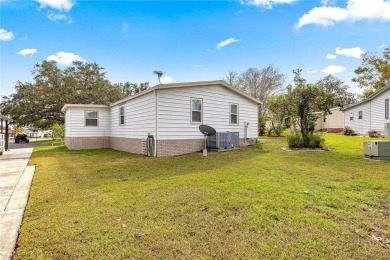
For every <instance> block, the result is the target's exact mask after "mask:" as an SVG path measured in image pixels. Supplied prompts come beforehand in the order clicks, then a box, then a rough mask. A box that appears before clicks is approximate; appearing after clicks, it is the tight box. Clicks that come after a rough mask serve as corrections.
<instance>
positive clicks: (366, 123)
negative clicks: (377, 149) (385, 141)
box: [342, 84, 390, 136]
mask: <svg viewBox="0 0 390 260" xmlns="http://www.w3.org/2000/svg"><path fill="white" fill-rule="evenodd" d="M389 100H390V84H388V85H387V86H385V87H383V88H381V89H380V90H378V91H377V92H375V93H373V94H372V95H371V96H369V97H367V98H366V99H364V100H362V101H360V102H357V103H355V104H352V105H349V106H346V107H345V108H343V109H342V110H343V112H344V125H345V126H349V127H350V128H352V130H353V131H355V133H357V134H359V135H368V131H377V132H379V133H381V134H382V135H384V136H387V134H388V131H389V130H390V115H389Z"/></svg>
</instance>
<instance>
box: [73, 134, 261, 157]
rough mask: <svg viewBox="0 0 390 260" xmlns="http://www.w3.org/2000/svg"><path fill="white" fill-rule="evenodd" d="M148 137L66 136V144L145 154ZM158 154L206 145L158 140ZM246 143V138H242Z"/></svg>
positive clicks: (196, 141)
mask: <svg viewBox="0 0 390 260" xmlns="http://www.w3.org/2000/svg"><path fill="white" fill-rule="evenodd" d="M145 141H146V139H145V140H144V139H138V138H122V137H65V145H66V147H68V149H71V150H82V149H99V148H112V149H114V150H119V151H124V152H129V153H135V154H145ZM253 144H257V138H247V141H246V145H253ZM156 145H157V156H158V157H162V156H174V155H181V154H187V153H194V152H199V151H201V150H202V149H203V147H204V140H203V139H176V140H157V142H156ZM240 146H245V145H244V138H241V139H240Z"/></svg>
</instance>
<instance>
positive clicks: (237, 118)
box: [62, 81, 260, 156]
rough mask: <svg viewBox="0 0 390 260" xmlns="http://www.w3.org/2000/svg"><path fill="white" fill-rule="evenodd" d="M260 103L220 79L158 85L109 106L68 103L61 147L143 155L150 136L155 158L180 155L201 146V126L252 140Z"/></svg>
mask: <svg viewBox="0 0 390 260" xmlns="http://www.w3.org/2000/svg"><path fill="white" fill-rule="evenodd" d="M259 103H260V102H259V101H257V100H256V99H254V98H252V97H250V96H248V95H247V94H245V93H243V92H241V91H239V90H237V89H235V88H233V87H231V86H230V85H229V84H227V83H226V82H224V81H205V82H190V83H177V84H164V85H157V86H155V87H153V88H150V89H147V90H145V91H143V92H141V93H138V94H136V95H133V96H129V97H127V98H125V99H122V100H119V101H117V102H115V103H113V104H110V105H108V106H107V105H83V104H66V105H65V106H64V107H63V108H62V112H64V113H65V145H66V146H67V147H68V148H69V149H97V148H112V149H115V150H121V151H127V152H131V153H137V154H145V146H146V144H145V143H146V139H147V136H148V134H150V135H153V137H154V140H155V151H154V154H155V156H171V155H179V154H185V153H191V152H196V151H200V150H202V149H203V146H204V136H203V134H202V133H200V131H199V125H201V124H204V125H209V126H212V127H214V128H215V129H216V130H217V132H226V131H230V132H239V137H240V144H241V145H243V144H254V143H257V137H258V133H257V127H258V126H257V122H258V105H259ZM246 123H249V125H247V124H246ZM245 134H246V135H247V136H246V139H245Z"/></svg>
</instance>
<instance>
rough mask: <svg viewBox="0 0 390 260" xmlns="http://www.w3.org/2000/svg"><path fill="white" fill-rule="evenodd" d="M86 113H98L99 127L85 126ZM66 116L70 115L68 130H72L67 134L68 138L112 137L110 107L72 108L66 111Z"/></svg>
mask: <svg viewBox="0 0 390 260" xmlns="http://www.w3.org/2000/svg"><path fill="white" fill-rule="evenodd" d="M85 111H97V112H98V126H85ZM68 113H69V114H68ZM66 114H68V117H69V119H68V120H67V121H69V125H68V126H67V127H66V128H68V129H71V131H68V132H67V133H66V136H68V137H83V136H86V137H95V136H109V135H110V118H109V116H110V115H109V108H108V107H107V108H93V107H70V108H68V109H67V110H66ZM70 118H71V119H70ZM65 131H66V130H65Z"/></svg>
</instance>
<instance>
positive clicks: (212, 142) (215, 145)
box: [207, 132, 240, 150]
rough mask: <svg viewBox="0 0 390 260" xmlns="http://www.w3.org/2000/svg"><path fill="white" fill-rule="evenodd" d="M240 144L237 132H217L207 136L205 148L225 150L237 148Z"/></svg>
mask: <svg viewBox="0 0 390 260" xmlns="http://www.w3.org/2000/svg"><path fill="white" fill-rule="evenodd" d="M239 145H240V133H239V132H217V133H216V134H215V135H213V136H209V137H207V148H210V149H217V150H225V149H234V148H238V147H239Z"/></svg>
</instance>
